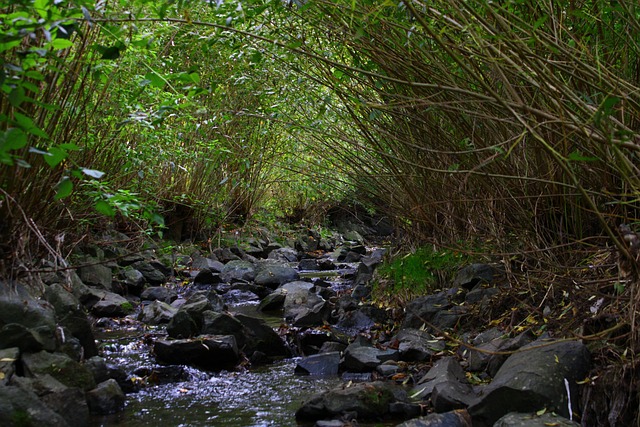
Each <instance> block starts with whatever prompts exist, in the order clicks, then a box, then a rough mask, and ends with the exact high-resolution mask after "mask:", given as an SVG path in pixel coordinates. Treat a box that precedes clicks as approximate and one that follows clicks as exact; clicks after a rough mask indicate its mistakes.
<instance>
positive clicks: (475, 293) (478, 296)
mask: <svg viewBox="0 0 640 427" xmlns="http://www.w3.org/2000/svg"><path fill="white" fill-rule="evenodd" d="M499 293H500V290H499V289H498V288H483V287H476V288H474V289H472V290H470V291H469V292H467V294H466V295H465V297H464V301H465V302H466V303H467V304H476V303H479V302H481V301H483V300H485V301H486V300H490V299H491V297H493V296H495V295H498V294H499Z"/></svg>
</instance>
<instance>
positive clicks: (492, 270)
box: [453, 264, 504, 290]
mask: <svg viewBox="0 0 640 427" xmlns="http://www.w3.org/2000/svg"><path fill="white" fill-rule="evenodd" d="M502 276H504V271H502V270H501V269H499V268H498V267H495V266H492V265H489V264H470V265H467V266H465V267H463V268H462V269H460V271H458V274H456V277H455V278H454V279H453V287H454V288H465V289H469V290H471V289H473V288H474V287H476V286H477V285H479V284H483V283H488V284H493V283H494V282H495V281H497V280H498V279H499V278H501V277H502Z"/></svg>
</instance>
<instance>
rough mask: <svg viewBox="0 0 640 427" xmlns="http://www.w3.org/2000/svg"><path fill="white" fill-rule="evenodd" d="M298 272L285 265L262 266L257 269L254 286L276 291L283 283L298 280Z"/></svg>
mask: <svg viewBox="0 0 640 427" xmlns="http://www.w3.org/2000/svg"><path fill="white" fill-rule="evenodd" d="M299 277H300V275H299V274H298V272H297V271H296V270H295V269H294V268H292V267H289V266H287V265H276V264H263V265H261V266H260V267H259V268H258V273H257V274H256V277H255V283H256V285H260V286H266V287H268V288H271V289H276V288H277V287H278V286H281V285H284V284H285V283H289V282H293V281H295V280H298V278H299Z"/></svg>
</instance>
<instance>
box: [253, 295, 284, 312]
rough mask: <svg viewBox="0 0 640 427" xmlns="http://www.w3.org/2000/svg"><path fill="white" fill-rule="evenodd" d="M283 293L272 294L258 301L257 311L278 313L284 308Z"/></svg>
mask: <svg viewBox="0 0 640 427" xmlns="http://www.w3.org/2000/svg"><path fill="white" fill-rule="evenodd" d="M285 297H286V295H285V294H284V292H279V291H276V292H272V293H270V294H269V295H267V296H266V297H264V298H263V299H262V301H260V305H258V310H260V311H280V310H282V309H283V308H284V300H285Z"/></svg>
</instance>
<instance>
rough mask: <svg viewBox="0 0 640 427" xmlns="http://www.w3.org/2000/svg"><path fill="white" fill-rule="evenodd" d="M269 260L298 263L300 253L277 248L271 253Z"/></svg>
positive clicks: (289, 249) (286, 248)
mask: <svg viewBox="0 0 640 427" xmlns="http://www.w3.org/2000/svg"><path fill="white" fill-rule="evenodd" d="M268 258H269V259H273V260H276V261H279V262H296V261H298V251H296V250H295V249H293V248H288V247H285V248H277V249H274V250H272V251H271V252H269V255H268Z"/></svg>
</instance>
